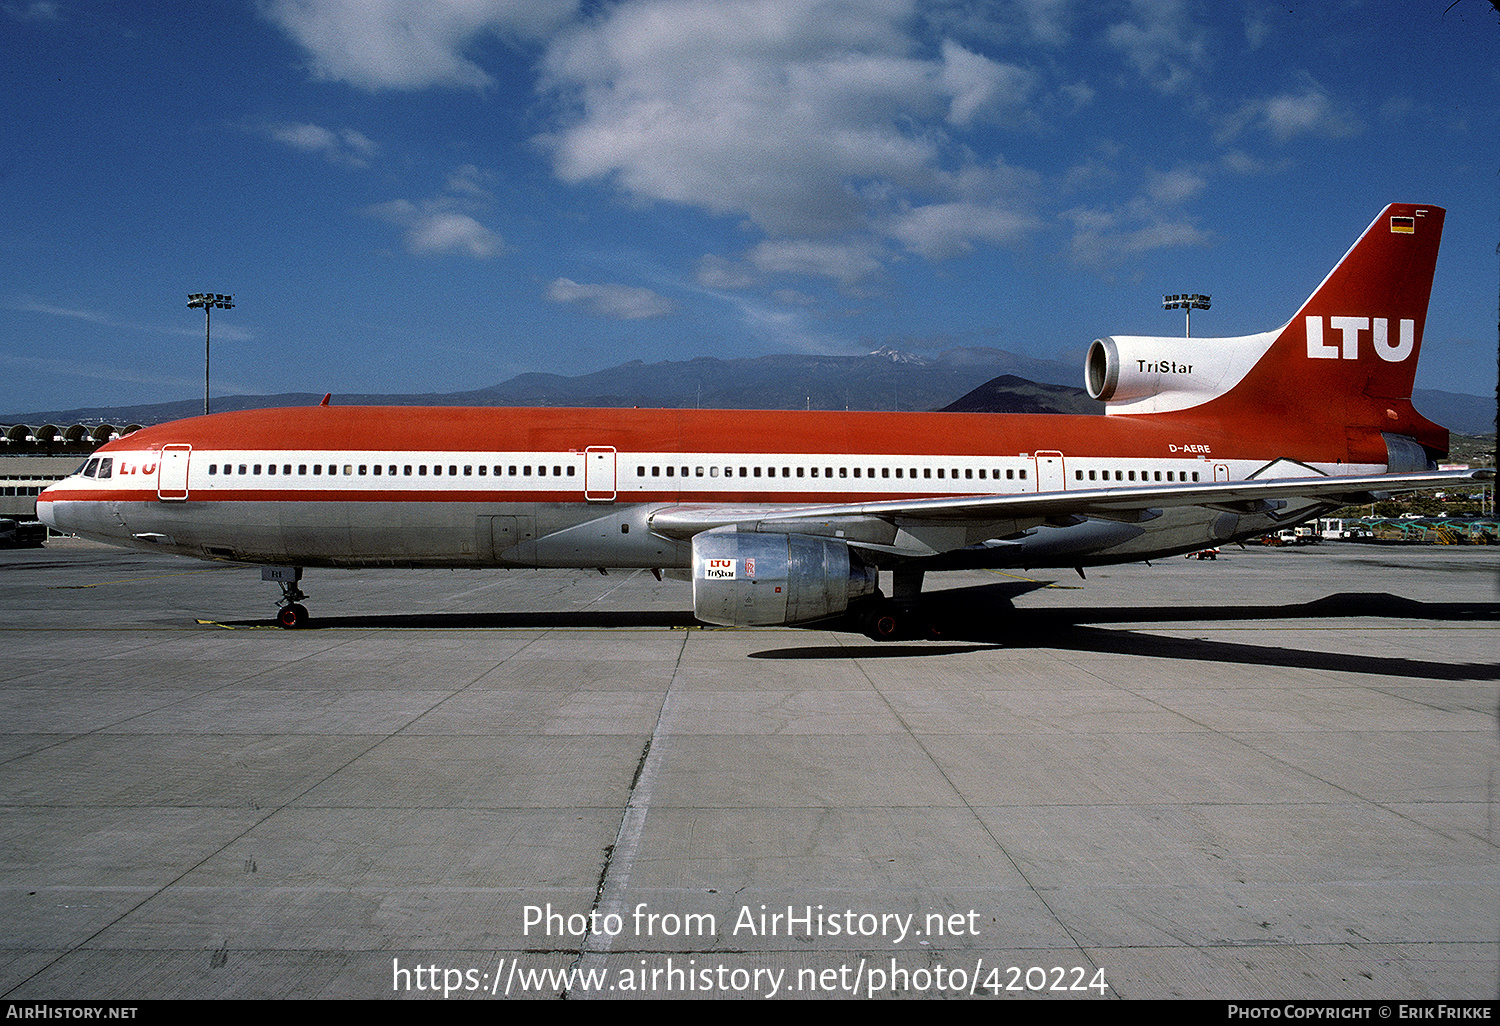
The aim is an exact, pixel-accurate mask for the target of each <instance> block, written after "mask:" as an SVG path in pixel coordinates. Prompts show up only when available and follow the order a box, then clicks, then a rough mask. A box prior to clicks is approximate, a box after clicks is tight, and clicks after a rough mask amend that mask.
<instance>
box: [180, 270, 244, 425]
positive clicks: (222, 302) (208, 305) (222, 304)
mask: <svg viewBox="0 0 1500 1026" xmlns="http://www.w3.org/2000/svg"><path fill="white" fill-rule="evenodd" d="M188 307H189V308H190V309H193V310H196V309H198V308H199V307H202V308H203V415H204V416H205V417H206V416H208V318H209V312H210V311H211V310H213V309H214V308H215V307H217V308H218V309H220V310H233V309H234V297H233V296H221V295H218V294H217V293H214V292H194V293H193V294H192V295H190V296H188Z"/></svg>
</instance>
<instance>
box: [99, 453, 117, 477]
mask: <svg viewBox="0 0 1500 1026" xmlns="http://www.w3.org/2000/svg"><path fill="white" fill-rule="evenodd" d="M114 465H115V461H114V460H113V459H112V458H111V457H109V456H101V457H100V458H99V473H98V475H97V476H98V477H109V476H110V474H112V473H113V472H114V471H113V468H114Z"/></svg>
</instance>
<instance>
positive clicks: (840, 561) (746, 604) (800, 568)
mask: <svg viewBox="0 0 1500 1026" xmlns="http://www.w3.org/2000/svg"><path fill="white" fill-rule="evenodd" d="M876 578H877V574H876V571H875V570H874V569H872V568H870V567H867V566H865V565H864V564H863V563H862V562H860V559H859V557H858V556H857V555H855V554H854V553H852V552H851V551H850V550H849V546H848V545H845V544H844V543H843V542H841V541H836V540H834V539H832V538H813V537H810V536H808V535H802V534H755V533H751V532H748V531H747V532H740V531H736V530H734V529H733V528H729V529H721V530H717V531H706V532H704V533H703V534H699V535H695V536H694V537H693V615H694V616H696V617H697V618H698V619H700V620H702V621H704V622H705V623H717V624H723V625H725V626H728V627H752V626H763V625H767V624H783V623H788V624H789V623H806V622H808V621H810V620H821V619H823V618H824V617H829V616H837V615H838V614H840V613H842V612H844V611H845V610H847V609H848V608H849V603H850V602H851V601H852V600H854V599H857V598H863V597H864V596H866V595H873V594H874V593H875V588H876Z"/></svg>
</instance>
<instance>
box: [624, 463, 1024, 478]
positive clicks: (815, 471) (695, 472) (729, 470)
mask: <svg viewBox="0 0 1500 1026" xmlns="http://www.w3.org/2000/svg"><path fill="white" fill-rule="evenodd" d="M664 470H665V476H667V477H676V476H678V474H679V472H680V473H681V476H682V477H703V476H705V474H706V475H707V476H708V477H718V476H719V472H720V471H719V468H718V467H716V466H715V467H707V468H704V467H666V468H662V467H660V466H655V467H651V468H650V472H651V476H652V477H662V476H663V471H664ZM736 470H738V476H739V477H777V476H778V473H777V472H778V471H780V475H779V476H781V477H818V476H819V474H820V472H821V475H822V476H823V477H829V478H831V477H834V476H838V477H842V478H848V477H861V476H863V477H869V478H873V477H875V476H876V475H875V468H874V467H838V468H837V470H838V474H837V475H835V474H834V470H835V468H833V467H738V468H736V467H724V468H723V475H724V476H725V477H735V476H736V473H735V472H736ZM919 470H920V476H921V477H922V478H923V479H927V480H930V479H931V478H933V477H937V478H939V479H946V478H947V477H948V475H949V471H948V468H946V467H938V468H937V469H936V471H934V470H933V468H931V467H922V468H918V467H911V468H910V470H909V474H908V468H906V467H894V468H892V467H881V468H880V476H881V477H882V478H890V477H896V478H905V477H907V476H910V478H911V479H912V480H913V481H915V480H916V479H917V477H918V476H919V475H918V471H919ZM646 471H647V468H646V467H645V466H638V467H636V468H635V476H636V477H645V476H646ZM993 473H994V477H993V480H996V481H999V480H1000V468H999V467H996V468H995V469H994V472H993ZM989 475H990V471H989V469H988V468H985V467H981V468H980V469H979V470H978V471H975V470H974V469H973V468H972V467H970V468H966V469H964V470H963V471H960V470H959V468H958V467H954V468H953V470H952V479H953V480H955V481H957V480H959V478H960V476H962V477H963V478H964V479H965V480H969V481H972V480H974V478H975V477H976V476H977V477H978V478H979V480H981V481H987V480H991V478H990V476H989ZM1017 478H1019V479H1020V480H1022V481H1024V480H1026V469H1025V468H1024V467H1023V468H1021V469H1020V470H1015V469H1010V470H1007V471H1005V480H1007V481H1014V480H1016V479H1017Z"/></svg>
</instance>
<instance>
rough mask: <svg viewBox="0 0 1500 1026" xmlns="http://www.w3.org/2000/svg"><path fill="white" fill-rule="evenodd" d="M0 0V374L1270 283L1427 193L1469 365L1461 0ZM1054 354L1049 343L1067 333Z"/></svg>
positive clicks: (631, 337) (1027, 339) (1490, 70)
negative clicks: (226, 297) (217, 308)
mask: <svg viewBox="0 0 1500 1026" xmlns="http://www.w3.org/2000/svg"><path fill="white" fill-rule="evenodd" d="M1450 2H1451V0H1433V2H1428V0H1410V2H1404V3H1396V2H1390V0H1383V2H1357V0H1318V2H1313V3H1294V2H1279V3H1268V2H1267V3H1263V2H1259V0H1249V2H1244V3H1235V2H1221V3H1213V2H1195V0H1133V2H1129V0H996V2H977V0H975V2H919V0H861V2H846V3H839V2H824V3H817V2H812V0H619V2H608V0H449V2H430V3H419V2H416V0H358V2H356V0H338V2H335V0H261V2H253V0H251V2H235V0H221V2H215V3H207V4H201V5H179V4H170V5H167V4H132V3H123V2H119V3H108V2H96V3H83V2H70V0H56V2H48V3H40V2H29V0H3V2H0V76H3V82H4V88H5V96H6V101H7V102H6V103H5V105H4V108H3V110H0V141H3V145H0V189H3V197H4V200H3V202H0V372H3V383H0V411H3V412H9V413H22V412H27V411H32V410H43V409H59V408H71V407H74V406H83V405H91V404H105V403H107V404H118V403H134V402H155V401H164V400H170V399H182V398H191V397H193V396H195V395H201V394H202V387H203V386H202V380H203V363H202V361H203V351H202V349H203V346H202V343H203V338H202V335H203V318H202V315H201V313H199V312H198V311H194V310H189V309H188V308H187V306H186V303H187V295H188V294H189V293H193V292H203V291H212V292H222V293H232V294H233V295H234V296H235V302H236V304H237V305H236V308H235V309H234V310H230V311H224V312H217V315H216V316H215V318H214V322H213V338H214V356H213V391H214V393H215V394H227V393H248V394H274V393H278V392H289V391H305V392H315V393H322V392H332V393H334V394H335V396H337V395H338V394H340V393H362V392H392V393H394V392H401V393H409V392H449V391H458V390H463V389H468V388H473V387H478V386H483V385H487V384H492V383H494V382H497V381H501V380H504V379H505V378H508V377H510V376H512V375H514V374H517V373H520V372H522V371H528V370H548V371H558V372H561V373H568V374H573V373H584V372H588V371H593V370H598V369H602V368H605V367H609V366H613V365H615V364H618V363H622V362H624V361H626V360H632V359H643V360H646V361H648V362H650V361H654V360H662V359H690V358H692V357H696V356H718V357H726V358H727V357H735V356H756V355H763V354H767V353H780V352H808V353H828V354H852V353H859V352H867V351H871V350H874V349H876V348H878V347H880V346H883V345H889V346H894V347H897V348H902V349H907V350H911V351H915V352H924V353H932V352H939V351H942V350H944V349H948V348H952V347H954V346H991V347H995V348H1000V349H1007V350H1010V351H1012V352H1017V353H1023V354H1026V355H1030V356H1036V357H1042V358H1057V359H1064V360H1068V361H1075V360H1076V361H1079V362H1080V365H1081V359H1082V355H1083V351H1084V349H1085V348H1086V346H1087V344H1088V342H1089V341H1090V340H1091V339H1093V338H1095V337H1097V336H1099V335H1104V334H1164V335H1167V334H1177V333H1179V332H1180V331H1181V330H1182V319H1181V315H1180V314H1179V313H1175V312H1173V313H1168V312H1164V311H1162V310H1161V308H1160V302H1161V300H1160V297H1161V295H1162V294H1163V293H1166V292H1180V291H1191V292H1206V293H1211V294H1212V295H1213V297H1214V303H1213V309H1212V310H1211V311H1208V312H1206V313H1202V314H1199V315H1198V316H1196V317H1195V318H1194V325H1193V328H1194V332H1193V333H1194V334H1195V335H1235V334H1242V333H1248V332H1252V331H1259V330H1263V329H1266V328H1270V327H1274V326H1276V325H1278V324H1280V323H1282V322H1283V321H1284V320H1285V319H1286V318H1288V317H1289V316H1290V315H1291V314H1292V313H1293V312H1295V309H1296V306H1297V304H1298V303H1300V301H1301V300H1302V299H1303V298H1305V296H1306V295H1307V293H1308V292H1310V291H1311V289H1312V288H1313V287H1314V286H1315V285H1316V284H1317V283H1318V282H1319V281H1320V280H1321V279H1322V277H1323V275H1324V274H1325V273H1326V272H1327V271H1328V269H1329V268H1330V267H1331V266H1332V265H1333V263H1334V261H1336V260H1337V258H1338V257H1339V256H1341V255H1342V254H1343V252H1344V251H1345V250H1346V249H1347V248H1348V246H1349V245H1350V244H1351V243H1352V242H1353V240H1354V238H1355V237H1356V235H1357V234H1358V233H1359V232H1360V231H1361V230H1362V229H1363V228H1364V227H1365V226H1366V225H1367V224H1368V223H1369V222H1370V221H1371V220H1372V219H1373V218H1374V216H1375V215H1376V214H1377V213H1378V212H1379V211H1380V209H1381V207H1382V206H1383V205H1384V204H1386V203H1387V202H1391V201H1402V202H1420V203H1431V204H1435V205H1439V206H1444V207H1446V208H1448V219H1447V227H1446V232H1445V237H1444V243H1443V252H1442V255H1441V257H1440V260H1439V266H1438V281H1437V285H1436V288H1435V290H1434V296H1433V307H1432V310H1431V313H1430V315H1429V320H1428V326H1427V334H1426V337H1425V345H1424V350H1423V362H1422V366H1421V369H1420V371H1419V374H1418V381H1417V384H1418V387H1426V388H1439V389H1445V390H1448V391H1455V392H1468V393H1472V394H1486V393H1488V392H1489V391H1490V390H1491V389H1492V388H1493V384H1494V373H1495V319H1496V294H1497V262H1496V242H1497V239H1500V177H1497V171H1500V102H1497V97H1500V17H1497V15H1496V12H1495V10H1494V9H1493V8H1492V7H1491V5H1490V4H1489V3H1488V2H1486V0H1460V2H1459V3H1458V4H1457V5H1456V6H1453V7H1452V9H1450V10H1446V11H1445V8H1448V5H1449V3H1450ZM1080 378H1081V372H1080Z"/></svg>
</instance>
